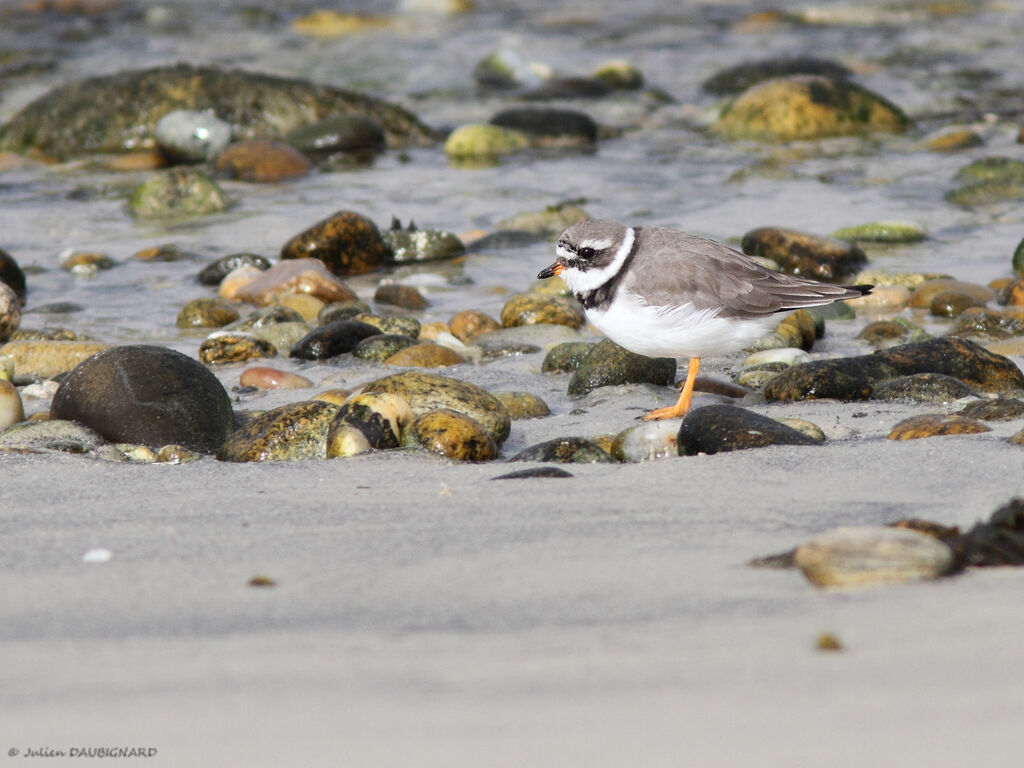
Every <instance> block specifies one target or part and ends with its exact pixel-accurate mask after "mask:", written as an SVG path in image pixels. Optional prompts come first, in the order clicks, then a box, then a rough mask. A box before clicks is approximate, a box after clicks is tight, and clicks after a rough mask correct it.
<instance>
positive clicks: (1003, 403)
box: [957, 397, 1024, 421]
mask: <svg viewBox="0 0 1024 768" xmlns="http://www.w3.org/2000/svg"><path fill="white" fill-rule="evenodd" d="M957 413H958V415H960V416H963V417H964V418H968V419H979V420H981V421H1011V420H1013V419H1022V418H1024V400H1018V399H1017V398H1015V397H997V398H995V399H994V400H988V399H981V400H975V401H973V402H970V403H968V404H967V405H965V406H964V407H963V408H961V409H960V410H959V411H958V412H957Z"/></svg>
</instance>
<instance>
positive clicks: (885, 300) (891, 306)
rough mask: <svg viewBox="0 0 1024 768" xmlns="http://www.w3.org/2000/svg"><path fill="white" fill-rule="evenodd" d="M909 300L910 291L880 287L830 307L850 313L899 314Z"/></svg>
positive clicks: (896, 286)
mask: <svg viewBox="0 0 1024 768" xmlns="http://www.w3.org/2000/svg"><path fill="white" fill-rule="evenodd" d="M909 300H910V290H909V289H907V288H904V287H903V286H902V285H880V286H876V287H875V288H873V289H872V290H871V293H869V294H867V295H866V296H858V297H857V298H855V299H849V300H847V301H843V302H836V303H835V304H832V305H831V306H833V307H835V306H845V307H847V308H848V309H849V310H850V311H851V312H858V311H860V312H870V313H882V314H893V313H895V312H899V311H900V310H901V309H903V308H904V307H905V306H907V302H908V301H909Z"/></svg>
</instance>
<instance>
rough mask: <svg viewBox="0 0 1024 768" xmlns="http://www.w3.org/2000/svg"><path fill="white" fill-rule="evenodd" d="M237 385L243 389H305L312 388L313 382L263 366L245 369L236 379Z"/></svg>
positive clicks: (294, 374)
mask: <svg viewBox="0 0 1024 768" xmlns="http://www.w3.org/2000/svg"><path fill="white" fill-rule="evenodd" d="M238 383H239V385H240V386H243V387H256V388H257V389H306V388H307V387H312V386H313V382H312V381H310V380H309V379H307V378H306V377H305V376H300V375H299V374H297V373H289V372H288V371H282V370H280V369H278V368H269V367H267V366H263V365H255V366H253V367H251V368H246V369H245V370H244V371H242V373H241V375H240V376H239V377H238Z"/></svg>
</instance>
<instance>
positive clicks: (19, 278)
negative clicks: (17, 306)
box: [0, 248, 25, 303]
mask: <svg viewBox="0 0 1024 768" xmlns="http://www.w3.org/2000/svg"><path fill="white" fill-rule="evenodd" d="M0 283H6V284H7V286H8V287H9V288H10V289H11V290H13V291H14V293H15V295H16V296H17V297H18V298H19V299H21V301H22V302H23V303H24V301H25V273H24V272H22V271H21V267H20V266H18V262H16V261H15V260H14V257H13V256H11V254H9V253H8V252H7V251H5V250H3V249H2V248H0Z"/></svg>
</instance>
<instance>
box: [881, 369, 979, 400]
mask: <svg viewBox="0 0 1024 768" xmlns="http://www.w3.org/2000/svg"><path fill="white" fill-rule="evenodd" d="M977 396H978V393H977V392H975V391H974V390H973V389H972V388H971V387H969V386H967V385H966V384H964V383H963V382H962V381H960V379H955V378H953V377H952V376H946V375H945V374H941V373H915V374H913V375H912V376H899V377H897V378H895V379H889V380H888V381H883V382H880V383H879V384H877V385H876V386H875V390H874V392H873V393H872V394H871V398H872V399H873V400H913V401H914V402H918V403H951V402H953V401H954V400H959V399H960V398H962V397H977Z"/></svg>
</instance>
